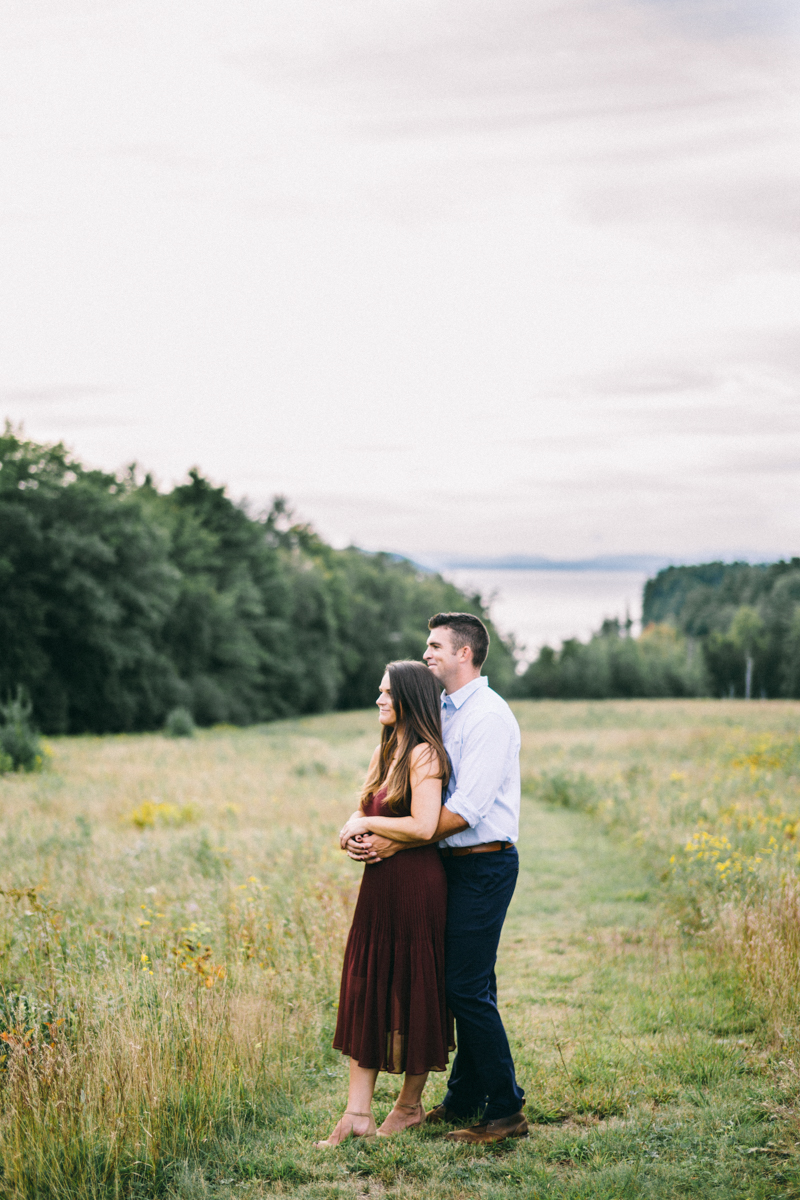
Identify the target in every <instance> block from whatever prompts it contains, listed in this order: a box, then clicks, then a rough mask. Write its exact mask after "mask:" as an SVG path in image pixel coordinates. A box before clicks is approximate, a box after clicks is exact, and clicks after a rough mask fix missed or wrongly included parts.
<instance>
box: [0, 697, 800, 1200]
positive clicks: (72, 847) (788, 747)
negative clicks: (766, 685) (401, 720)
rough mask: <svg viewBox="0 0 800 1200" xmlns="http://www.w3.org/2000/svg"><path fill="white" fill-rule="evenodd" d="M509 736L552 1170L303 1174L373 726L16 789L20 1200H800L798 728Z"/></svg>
mask: <svg viewBox="0 0 800 1200" xmlns="http://www.w3.org/2000/svg"><path fill="white" fill-rule="evenodd" d="M516 711H517V714H518V717H519V720H520V724H521V726H522V729H523V776H524V793H525V796H524V801H523V834H522V838H521V843H520V850H521V857H522V874H521V877H520V884H519V887H518V890H517V895H516V897H515V900H514V903H513V906H512V909H511V912H510V914H509V919H508V921H507V925H506V931H505V934H504V941H503V946H502V949H501V967H500V971H499V977H500V988H501V1003H502V1006H503V1012H504V1015H505V1018H506V1021H507V1026H508V1029H509V1032H510V1035H511V1037H512V1039H513V1042H514V1048H515V1055H516V1057H517V1062H518V1070H519V1075H520V1078H521V1081H522V1083H523V1085H524V1086H525V1088H526V1091H527V1094H528V1111H529V1114H530V1118H531V1120H532V1122H533V1124H532V1133H531V1136H530V1138H528V1139H527V1140H526V1141H524V1142H514V1143H511V1144H508V1145H502V1146H499V1147H495V1148H487V1149H477V1150H476V1149H474V1148H469V1147H457V1146H449V1145H445V1144H444V1143H443V1142H442V1141H441V1139H440V1137H439V1136H437V1135H436V1134H435V1133H433V1132H431V1131H424V1130H423V1131H416V1132H413V1133H410V1134H407V1135H403V1136H401V1137H400V1138H397V1139H393V1140H391V1141H389V1142H385V1143H381V1144H367V1145H365V1146H359V1145H358V1144H357V1143H355V1144H349V1145H347V1146H345V1147H343V1148H342V1149H341V1150H339V1151H336V1152H330V1151H328V1152H323V1151H316V1150H314V1149H313V1148H312V1142H313V1140H314V1138H315V1137H318V1136H320V1134H325V1133H327V1132H328V1130H329V1128H330V1126H331V1123H332V1121H333V1120H334V1119H335V1117H336V1116H337V1115H338V1112H339V1111H340V1109H341V1107H342V1104H343V1101H344V1099H345V1096H346V1084H345V1075H346V1072H345V1065H346V1064H345V1062H344V1060H343V1059H342V1058H341V1056H340V1055H338V1054H336V1053H334V1052H333V1051H332V1050H331V1049H330V1040H331V1035H332V1029H333V1023H334V1020H335V1003H336V997H337V990H338V973H339V968H340V962H341V951H342V946H343V942H344V937H345V936H346V932H347V926H348V921H349V913H350V911H351V908H352V904H353V902H354V898H355V895H356V891H357V887H358V880H359V873H360V869H359V868H358V867H357V866H356V865H355V864H353V863H351V862H349V860H347V859H346V858H345V857H344V856H343V855H341V853H340V852H339V851H338V849H337V848H336V842H335V831H336V830H337V829H338V828H339V826H340V824H341V822H342V819H343V817H344V816H346V815H347V813H348V812H349V811H351V809H352V807H353V806H354V795H355V793H356V790H357V787H358V785H359V782H360V779H361V778H362V776H363V772H364V770H365V768H366V765H367V762H368V759H369V755H370V752H371V750H372V747H373V746H374V744H375V742H376V740H377V723H376V720H375V717H374V714H372V713H347V714H338V715H334V716H324V717H314V718H308V719H305V720H298V721H291V722H281V723H277V724H274V725H269V726H263V727H259V728H253V729H248V730H233V729H227V728H224V729H223V728H220V729H215V730H210V731H207V732H204V733H201V734H200V735H198V736H197V737H196V738H194V739H192V740H184V741H171V740H169V739H166V738H163V737H160V736H157V735H148V736H136V737H107V738H70V739H56V740H54V741H52V742H51V744H50V750H51V755H50V757H49V760H48V766H47V769H46V770H45V771H44V772H43V773H42V774H40V775H37V776H13V777H9V776H6V777H3V778H2V779H0V812H1V813H2V816H1V818H0V820H1V821H2V825H1V826H0V891H1V894H0V913H1V914H2V924H1V925H0V984H2V991H0V1033H1V1034H2V1041H3V1044H2V1046H0V1058H1V1059H2V1062H0V1096H1V1097H2V1112H1V1113H0V1195H2V1196H3V1197H8V1198H13V1200H22V1198H23V1197H24V1198H25V1200H29V1198H30V1200H34V1198H35V1200H49V1198H51V1197H53V1198H54V1197H59V1198H61V1197H63V1198H67V1197H69V1198H73V1197H74V1198H84V1197H87V1198H88V1197H97V1198H98V1200H100V1198H103V1200H105V1198H106V1197H109V1198H110V1197H128V1196H131V1197H156V1196H163V1197H175V1198H178V1197H180V1198H181V1200H194V1198H198V1200H199V1198H201V1197H261V1196H273V1195H283V1196H300V1197H308V1198H309V1200H311V1198H314V1200H316V1198H319V1200H322V1198H328V1197H330V1198H333V1197H351V1196H366V1195H371V1196H377V1195H397V1196H407V1197H411V1196H415V1197H419V1196H426V1197H427V1196H436V1197H440V1198H441V1200H456V1198H458V1200H477V1198H479V1197H480V1198H481V1200H492V1198H495V1197H496V1198H498V1200H499V1198H501V1197H503V1198H506V1197H529V1198H531V1200H532V1198H534V1197H542V1198H545V1197H548V1198H549V1197H553V1198H556V1197H558V1198H563V1200H567V1198H569V1200H573V1198H574V1200H577V1198H579V1197H582V1198H583V1197H585V1198H586V1200H589V1198H592V1200H622V1198H628V1197H639V1196H642V1197H658V1198H662V1197H663V1198H666V1197H677V1196H686V1197H699V1196H703V1197H714V1198H722V1197H741V1198H743V1200H744V1198H748V1200H756V1198H759V1197H772V1196H775V1197H800V1158H798V1154H797V1145H796V1142H797V1140H798V1100H799V1099H800V1071H798V1067H797V1065H796V1064H797V1050H798V1026H799V1025H800V1019H799V1017H798V1012H799V1011H800V1005H799V1004H798V1000H797V997H798V996H799V995H800V977H799V974H800V973H799V970H798V963H800V933H798V930H800V897H799V896H798V890H797V887H796V884H795V880H796V877H797V870H798V846H797V841H798V837H797V833H798V830H800V824H798V819H799V818H800V741H798V727H800V705H797V704H791V703H777V702H767V703H758V702H754V703H751V704H745V703H742V702H740V703H736V702H730V703H728V702H718V701H717V702H714V701H691V702H689V701H687V702H679V701H664V702H655V701H654V702H644V701H642V702H629V703H611V702H603V703H571V704H557V703H538V704H537V703H521V704H518V705H517V706H516ZM444 1086H445V1081H444V1076H443V1075H435V1076H432V1077H431V1081H430V1082H429V1085H428V1091H427V1093H426V1100H427V1101H428V1102H429V1103H431V1104H432V1103H435V1102H436V1101H437V1100H438V1099H439V1098H440V1097H441V1095H442V1093H443V1090H444ZM397 1089H398V1080H397V1079H396V1078H395V1077H393V1076H381V1077H380V1079H379V1084H378V1090H377V1097H376V1101H377V1103H376V1110H377V1115H378V1119H379V1120H380V1118H381V1116H382V1115H383V1114H384V1113H385V1111H387V1110H388V1108H389V1107H390V1106H391V1103H392V1100H393V1097H394V1096H395V1095H396V1093H397Z"/></svg>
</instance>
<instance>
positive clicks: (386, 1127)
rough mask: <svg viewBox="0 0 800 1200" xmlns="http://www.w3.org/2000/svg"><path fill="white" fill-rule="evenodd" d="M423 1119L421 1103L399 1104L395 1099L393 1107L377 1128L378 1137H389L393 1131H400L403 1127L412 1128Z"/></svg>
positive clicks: (423, 1110)
mask: <svg viewBox="0 0 800 1200" xmlns="http://www.w3.org/2000/svg"><path fill="white" fill-rule="evenodd" d="M424 1120H425V1109H424V1108H423V1107H422V1104H421V1103H420V1104H401V1103H400V1101H399V1100H396V1101H395V1105H394V1108H393V1109H392V1111H391V1112H390V1113H389V1115H388V1117H387V1118H386V1120H385V1121H384V1122H383V1124H382V1125H381V1127H380V1129H379V1130H378V1137H391V1136H392V1134H393V1133H402V1132H403V1130H404V1129H413V1128H414V1126H415V1125H421V1124H422V1122H423V1121H424Z"/></svg>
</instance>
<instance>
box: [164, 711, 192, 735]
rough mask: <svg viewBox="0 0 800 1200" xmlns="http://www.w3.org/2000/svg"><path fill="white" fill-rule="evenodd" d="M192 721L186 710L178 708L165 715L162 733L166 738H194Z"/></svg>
mask: <svg viewBox="0 0 800 1200" xmlns="http://www.w3.org/2000/svg"><path fill="white" fill-rule="evenodd" d="M194 728H195V727H194V719H193V717H192V714H191V713H190V712H189V710H188V708H183V707H182V706H179V707H178V708H173V709H172V711H171V712H169V713H168V714H167V719H166V721H165V722H164V732H165V733H166V735H167V737H174V738H179V737H194Z"/></svg>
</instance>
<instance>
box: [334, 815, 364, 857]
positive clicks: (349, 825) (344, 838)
mask: <svg viewBox="0 0 800 1200" xmlns="http://www.w3.org/2000/svg"><path fill="white" fill-rule="evenodd" d="M359 833H369V821H368V820H367V818H366V817H365V816H364V815H363V813H361V812H360V811H359V812H354V813H353V815H352V816H351V817H348V818H347V822H346V824H345V825H343V826H342V828H341V830H340V833H339V845H340V846H341V847H342V849H343V850H346V849H347V843H348V842H349V841H350V838H353V837H356V836H357V835H358V834H359Z"/></svg>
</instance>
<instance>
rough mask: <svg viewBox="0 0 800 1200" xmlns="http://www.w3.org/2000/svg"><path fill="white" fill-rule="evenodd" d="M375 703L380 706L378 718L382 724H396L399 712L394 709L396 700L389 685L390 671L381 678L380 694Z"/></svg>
mask: <svg viewBox="0 0 800 1200" xmlns="http://www.w3.org/2000/svg"><path fill="white" fill-rule="evenodd" d="M375 703H376V704H377V706H378V720H379V721H380V723H381V725H396V724H397V713H396V712H395V711H394V700H392V693H391V689H390V687H389V672H388V671H387V672H386V674H385V675H384V677H383V679H382V680H381V689H380V695H379V696H378V699H377V700H376V701H375Z"/></svg>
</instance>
